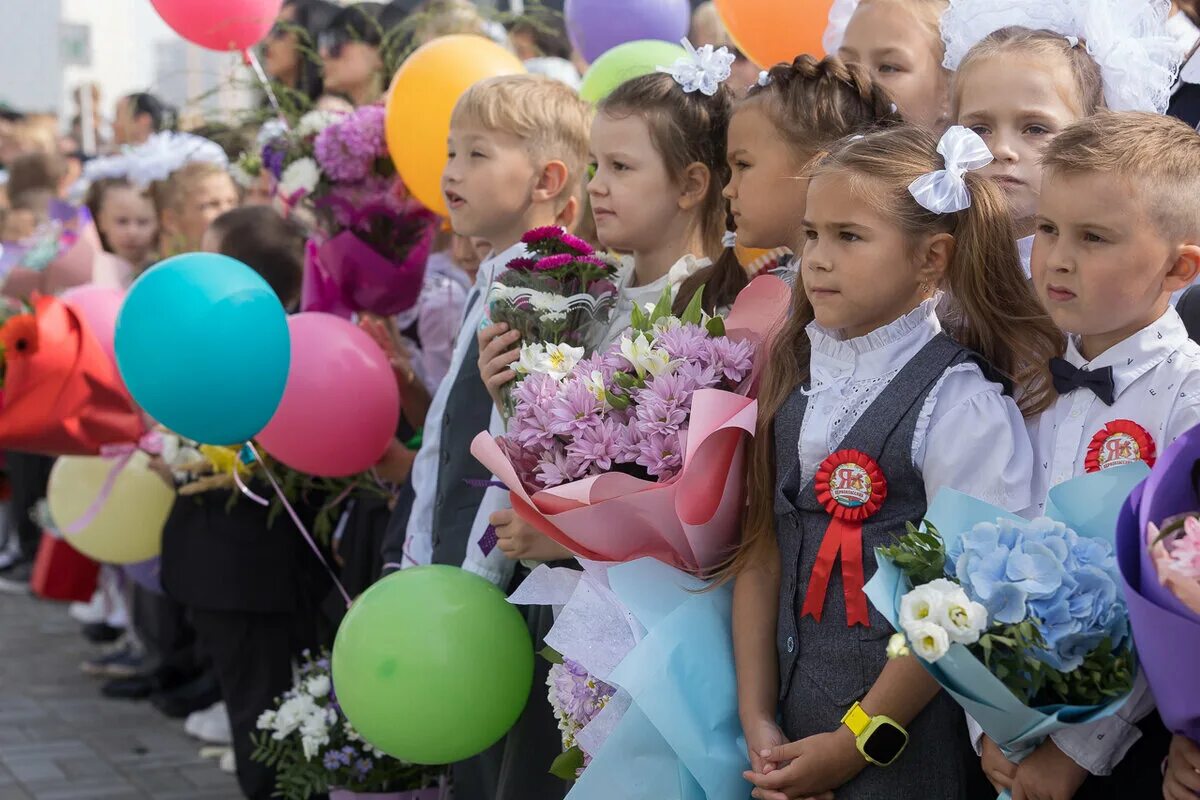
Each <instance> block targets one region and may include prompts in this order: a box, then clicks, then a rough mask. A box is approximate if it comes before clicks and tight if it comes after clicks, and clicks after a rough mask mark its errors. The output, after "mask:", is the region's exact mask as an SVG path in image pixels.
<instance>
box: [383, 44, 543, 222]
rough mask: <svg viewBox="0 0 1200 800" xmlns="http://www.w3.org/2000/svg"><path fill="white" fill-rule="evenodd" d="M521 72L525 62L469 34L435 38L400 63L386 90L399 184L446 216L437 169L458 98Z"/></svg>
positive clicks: (443, 163) (389, 135)
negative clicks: (487, 81) (490, 81)
mask: <svg viewBox="0 0 1200 800" xmlns="http://www.w3.org/2000/svg"><path fill="white" fill-rule="evenodd" d="M523 72H525V65H524V64H522V63H521V61H520V60H519V59H518V58H517V57H516V56H515V55H513V54H512V53H510V52H509V51H508V50H505V49H504V48H503V47H501V46H500V45H498V44H496V43H495V42H493V41H491V40H490V39H485V38H483V37H482V36H473V35H468V34H458V35H454V36H443V37H441V38H439V39H434V40H433V41H431V42H429V43H428V44H425V45H422V46H421V47H419V48H417V50H415V51H414V52H413V54H412V55H410V56H409V57H408V59H407V60H405V62H404V63H403V64H402V65H401V66H400V69H399V70H398V71H397V72H396V76H395V77H394V78H393V79H392V86H391V88H390V89H388V99H387V146H388V153H389V154H390V155H391V157H392V163H394V164H395V165H396V171H397V172H399V173H400V178H401V179H402V180H403V181H404V185H405V186H407V187H408V190H409V191H410V192H412V194H413V196H414V197H416V198H417V199H418V200H420V201H421V203H422V204H423V205H424V206H425V207H426V208H428V209H430V210H432V211H434V212H436V213H438V214H441V215H442V216H447V215H448V214H449V211H448V210H447V208H446V199H445V197H443V196H442V170H443V169H445V167H446V139H447V138H448V137H449V136H450V115H451V113H452V112H453V111H454V106H455V104H456V103H457V102H458V99H459V98H460V97H462V96H463V94H464V93H465V92H466V91H467V89H469V88H471V86H473V85H474V84H476V83H478V82H479V81H481V80H484V79H485V78H494V77H496V76H497V75H514V74H519V73H523Z"/></svg>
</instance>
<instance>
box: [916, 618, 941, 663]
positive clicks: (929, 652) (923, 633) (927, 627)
mask: <svg viewBox="0 0 1200 800" xmlns="http://www.w3.org/2000/svg"><path fill="white" fill-rule="evenodd" d="M906 631H907V633H908V641H909V646H910V647H911V648H912V651H913V652H914V653H916V654H917V655H919V656H920V657H921V658H923V659H925V660H926V661H929V662H934V661H937V660H938V659H939V658H941V657H942V656H944V655H946V651H947V650H949V649H950V636H949V635H948V634H947V633H946V629H945V628H943V627H942V626H940V625H936V624H934V623H932V622H918V623H916V624H915V625H913V626H912V628H911V629H906Z"/></svg>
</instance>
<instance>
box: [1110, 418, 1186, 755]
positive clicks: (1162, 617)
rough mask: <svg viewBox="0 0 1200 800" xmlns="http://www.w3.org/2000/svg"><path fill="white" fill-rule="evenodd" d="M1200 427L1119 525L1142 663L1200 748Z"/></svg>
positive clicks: (1172, 452)
mask: <svg viewBox="0 0 1200 800" xmlns="http://www.w3.org/2000/svg"><path fill="white" fill-rule="evenodd" d="M1197 462H1200V428H1193V429H1192V430H1190V431H1188V432H1187V433H1185V434H1184V435H1183V436H1181V437H1179V439H1177V440H1176V441H1175V442H1174V443H1172V444H1171V446H1170V447H1168V448H1167V449H1166V451H1165V452H1164V453H1163V454H1162V455H1161V456H1159V458H1158V460H1157V461H1155V464H1154V468H1153V469H1152V470H1151V472H1150V477H1148V478H1147V479H1146V481H1145V483H1144V484H1142V485H1141V486H1139V487H1138V488H1137V489H1136V490H1135V491H1134V492H1133V493H1132V494H1130V496H1129V500H1128V501H1127V502H1126V504H1125V507H1124V508H1123V509H1122V511H1121V517H1120V521H1119V523H1118V525H1117V563H1118V566H1119V567H1120V572H1121V580H1122V585H1123V588H1124V591H1125V600H1126V602H1127V603H1128V604H1129V620H1130V623H1131V624H1132V626H1133V638H1134V641H1135V642H1136V643H1137V650H1138V659H1139V661H1140V663H1141V666H1142V669H1143V670H1144V671H1145V674H1146V680H1147V682H1148V683H1149V684H1150V689H1151V690H1152V691H1153V693H1154V697H1155V699H1156V700H1157V701H1158V709H1159V714H1160V715H1161V716H1162V718H1163V722H1164V724H1166V726H1167V727H1168V728H1170V729H1171V730H1172V731H1173V732H1174V733H1177V734H1180V735H1181V736H1186V737H1188V738H1189V739H1191V740H1192V741H1193V742H1196V743H1200V685H1198V684H1197V682H1196V679H1195V671H1196V664H1197V663H1200V605H1198V604H1200V538H1198V532H1200V525H1197V518H1198V517H1200V491H1198V488H1197V484H1196V477H1195V476H1196V471H1195V468H1196V465H1197Z"/></svg>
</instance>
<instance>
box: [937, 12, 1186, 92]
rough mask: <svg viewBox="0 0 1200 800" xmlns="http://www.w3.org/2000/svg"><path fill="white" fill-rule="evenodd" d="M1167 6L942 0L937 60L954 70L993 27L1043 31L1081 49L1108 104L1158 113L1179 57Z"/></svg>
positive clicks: (1173, 78)
mask: <svg viewBox="0 0 1200 800" xmlns="http://www.w3.org/2000/svg"><path fill="white" fill-rule="evenodd" d="M1170 8H1171V5H1170V2H1169V0H1008V1H1007V2H1004V3H997V2H996V1H995V0H950V6H949V7H948V8H947V9H946V12H945V13H944V14H942V23H941V28H942V41H943V42H945V45H946V58H945V60H944V61H943V62H942V63H943V66H945V67H946V69H950V70H956V69H958V66H959V64H961V63H962V60H963V58H964V57H965V56H966V54H967V51H969V50H970V49H971V48H972V47H974V46H975V45H976V44H978V43H979V42H980V41H981V40H982V39H983V38H984V37H986V36H989V35H990V34H992V33H994V32H995V31H998V30H1000V29H1001V28H1006V27H1009V26H1012V25H1018V26H1021V27H1023V28H1031V29H1033V30H1047V31H1051V32H1053V33H1057V34H1059V35H1060V36H1062V37H1063V38H1065V39H1067V40H1068V41H1072V42H1073V43H1075V42H1078V43H1079V44H1082V45H1083V46H1084V47H1086V48H1087V52H1088V54H1089V55H1090V56H1091V57H1092V58H1093V59H1095V61H1096V64H1097V65H1098V66H1099V67H1100V74H1101V77H1102V79H1103V81H1104V101H1105V103H1106V104H1107V106H1108V107H1109V108H1110V109H1111V110H1113V111H1153V112H1156V113H1159V114H1162V113H1163V112H1165V111H1166V110H1167V104H1168V103H1169V101H1170V99H1171V87H1172V86H1173V85H1174V83H1175V76H1176V74H1177V73H1178V71H1179V64H1180V62H1181V61H1182V60H1183V56H1184V53H1183V47H1182V46H1181V45H1180V43H1179V42H1178V41H1177V40H1176V39H1175V38H1174V37H1172V36H1171V35H1170V32H1169V31H1168V29H1167V17H1168V15H1169V13H1170Z"/></svg>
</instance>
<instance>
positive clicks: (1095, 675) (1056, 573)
mask: <svg viewBox="0 0 1200 800" xmlns="http://www.w3.org/2000/svg"><path fill="white" fill-rule="evenodd" d="M1144 474H1145V465H1143V464H1137V465H1131V466H1128V467H1117V468H1113V469H1108V470H1104V471H1103V472H1099V473H1094V474H1091V475H1085V476H1083V477H1081V478H1076V479H1074V480H1072V481H1068V482H1066V483H1063V484H1059V485H1058V486H1056V487H1055V488H1054V489H1053V490H1052V491H1051V493H1050V497H1049V501H1048V503H1047V508H1046V515H1047V516H1046V517H1043V518H1040V519H1037V520H1034V521H1032V522H1028V521H1025V520H1022V519H1020V518H1019V517H1016V516H1014V515H1011V514H1008V513H1006V512H1004V511H1003V510H1001V509H999V508H996V507H995V506H991V505H988V504H986V503H983V502H981V501H979V500H976V499H974V498H971V497H968V496H966V495H963V494H960V493H958V492H955V491H952V490H943V491H942V492H940V493H939V494H938V496H937V497H935V498H934V501H933V503H932V504H931V505H930V507H929V510H928V514H927V517H926V522H925V525H924V527H922V528H918V527H917V526H914V525H909V527H908V531H907V533H906V534H904V535H903V536H901V537H899V538H898V541H897V543H896V544H895V545H894V546H892V547H888V548H881V549H879V550H877V551H876V558H877V561H878V569H877V571H876V574H875V576H874V577H873V578H872V579H871V581H870V582H869V583H868V584H867V586H866V593H867V596H868V597H869V598H870V600H871V602H872V603H873V604H874V605H875V607H876V608H877V609H878V610H879V611H880V613H882V614H883V615H884V617H885V618H887V619H888V620H889V621H890V622H891V623H892V625H893V627H895V628H896V629H897V630H898V631H903V633H900V634H897V635H896V636H895V637H893V640H892V642H891V643H890V644H889V654H890V655H892V656H897V655H901V654H906V653H907V651H908V648H911V650H912V651H913V652H915V653H916V654H917V656H919V657H920V658H921V659H922V661H924V662H925V666H926V668H927V669H928V670H929V671H930V673H931V674H932V675H933V676H934V677H935V678H936V679H937V680H938V682H939V683H941V684H942V686H943V687H944V688H945V689H946V690H947V691H948V692H949V693H950V695H951V696H952V697H954V699H955V700H956V701H958V703H959V704H960V705H962V706H963V708H964V709H966V711H967V712H968V713H969V714H970V715H971V716H972V717H973V718H974V719H975V720H976V721H977V722H978V723H979V725H980V726H981V727H982V728H983V730H984V732H985V733H987V735H988V736H990V737H991V738H992V739H993V740H994V741H995V742H996V743H997V744H998V745H1000V746H1001V747H1002V748H1004V749H1005V750H1006V752H1008V753H1009V754H1010V757H1011V758H1014V759H1018V758H1021V757H1023V756H1024V755H1026V754H1027V753H1028V751H1029V750H1031V749H1032V748H1033V747H1034V746H1036V745H1037V744H1038V743H1039V742H1040V741H1041V740H1043V739H1044V738H1045V737H1046V736H1048V735H1050V734H1051V733H1053V732H1054V731H1055V730H1057V729H1059V728H1062V727H1065V726H1067V725H1072V724H1080V723H1086V722H1091V721H1093V720H1096V719H1099V718H1101V717H1103V716H1107V715H1109V714H1112V713H1114V712H1115V711H1116V710H1117V709H1118V708H1119V707H1120V706H1121V704H1122V703H1124V701H1125V699H1126V698H1127V697H1128V695H1129V692H1130V690H1131V689H1132V687H1133V681H1134V677H1135V674H1136V661H1135V658H1134V654H1133V649H1132V642H1131V639H1130V636H1129V619H1128V612H1127V610H1126V606H1125V604H1124V603H1123V602H1121V597H1120V593H1119V592H1118V590H1117V586H1118V575H1117V571H1116V561H1115V558H1114V555H1113V546H1112V537H1113V531H1114V529H1115V526H1116V519H1117V513H1118V511H1119V508H1120V506H1119V504H1120V502H1121V501H1123V500H1124V498H1125V497H1126V495H1128V493H1129V491H1130V490H1131V489H1132V487H1133V486H1134V485H1135V484H1136V482H1137V481H1138V480H1140V479H1141V477H1142V476H1144ZM906 638H907V640H908V644H907V645H906V644H905V639H906Z"/></svg>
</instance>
